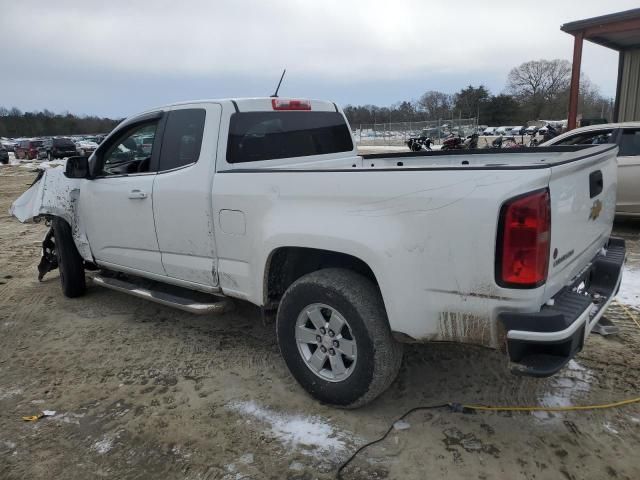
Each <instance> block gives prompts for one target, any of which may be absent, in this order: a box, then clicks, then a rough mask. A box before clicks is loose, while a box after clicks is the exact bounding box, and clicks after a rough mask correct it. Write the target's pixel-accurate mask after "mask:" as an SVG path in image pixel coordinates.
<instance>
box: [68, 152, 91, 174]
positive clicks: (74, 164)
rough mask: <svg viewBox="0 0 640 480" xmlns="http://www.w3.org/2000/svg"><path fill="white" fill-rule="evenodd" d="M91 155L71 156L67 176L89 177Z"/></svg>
mask: <svg viewBox="0 0 640 480" xmlns="http://www.w3.org/2000/svg"><path fill="white" fill-rule="evenodd" d="M88 160H89V157H69V158H68V159H67V166H66V167H65V169H64V174H65V176H66V177H67V178H87V177H88V175H89V161H88Z"/></svg>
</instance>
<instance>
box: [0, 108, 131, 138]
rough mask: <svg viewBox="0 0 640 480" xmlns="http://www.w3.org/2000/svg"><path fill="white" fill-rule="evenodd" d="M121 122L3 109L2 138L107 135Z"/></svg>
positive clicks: (1, 116)
mask: <svg viewBox="0 0 640 480" xmlns="http://www.w3.org/2000/svg"><path fill="white" fill-rule="evenodd" d="M120 121H121V120H113V119H111V118H101V117H96V116H77V115H73V114H71V113H62V114H59V113H54V112H51V111H49V110H46V109H45V110H43V111H41V112H22V111H20V110H19V109H17V108H15V107H13V108H11V109H8V108H6V107H1V106H0V137H10V138H15V137H42V136H48V135H76V134H91V133H108V132H110V131H111V130H112V129H113V128H114V127H115V126H116V125H117V124H118V123H120Z"/></svg>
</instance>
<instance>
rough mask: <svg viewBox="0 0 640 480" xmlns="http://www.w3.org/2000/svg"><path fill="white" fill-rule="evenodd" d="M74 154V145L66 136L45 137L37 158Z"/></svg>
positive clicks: (48, 158)
mask: <svg viewBox="0 0 640 480" xmlns="http://www.w3.org/2000/svg"><path fill="white" fill-rule="evenodd" d="M74 155H77V152H76V145H75V143H73V141H71V139H70V138H66V137H56V138H46V139H44V140H43V141H42V146H41V147H40V149H39V150H38V158H46V159H47V160H54V159H56V158H65V157H73V156H74Z"/></svg>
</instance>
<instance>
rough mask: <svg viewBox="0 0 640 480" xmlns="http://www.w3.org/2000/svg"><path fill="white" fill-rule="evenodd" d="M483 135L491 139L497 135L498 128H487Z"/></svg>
mask: <svg viewBox="0 0 640 480" xmlns="http://www.w3.org/2000/svg"><path fill="white" fill-rule="evenodd" d="M482 134H483V135H484V136H486V137H490V136H493V135H495V134H496V127H489V128H485V129H484V132H482Z"/></svg>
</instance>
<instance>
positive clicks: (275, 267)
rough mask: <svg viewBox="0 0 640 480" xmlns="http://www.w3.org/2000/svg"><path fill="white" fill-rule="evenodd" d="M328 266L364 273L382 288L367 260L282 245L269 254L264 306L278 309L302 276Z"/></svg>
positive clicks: (265, 278)
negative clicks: (293, 284) (282, 299)
mask: <svg viewBox="0 0 640 480" xmlns="http://www.w3.org/2000/svg"><path fill="white" fill-rule="evenodd" d="M325 268H343V269H346V270H351V271H354V272H356V273H359V274H361V275H363V276H364V277H366V278H368V279H369V280H371V282H372V283H373V284H374V285H375V286H376V288H377V289H378V290H380V285H379V282H378V279H377V277H376V275H375V273H374V271H373V269H372V268H371V267H370V266H369V264H368V263H367V262H365V261H364V260H362V259H361V258H359V257H357V256H355V255H351V254H348V253H344V252H339V251H335V250H325V249H321V248H310V247H298V246H282V247H277V248H275V249H273V250H272V251H271V252H270V253H269V255H268V256H267V260H266V263H265V267H264V276H263V292H262V294H263V305H264V307H265V309H276V308H277V306H278V304H279V302H280V299H281V298H282V295H283V294H284V292H285V291H286V290H287V288H289V286H290V285H291V284H292V283H293V282H295V281H296V280H297V279H299V278H300V277H302V276H304V275H306V274H308V273H311V272H315V271H318V270H322V269H325Z"/></svg>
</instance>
